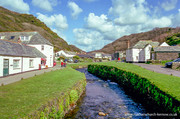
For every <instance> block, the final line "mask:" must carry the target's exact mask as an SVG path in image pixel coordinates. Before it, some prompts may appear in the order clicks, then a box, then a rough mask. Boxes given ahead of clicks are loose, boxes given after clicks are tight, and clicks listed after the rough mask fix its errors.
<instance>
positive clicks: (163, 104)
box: [88, 65, 180, 114]
mask: <svg viewBox="0 0 180 119" xmlns="http://www.w3.org/2000/svg"><path fill="white" fill-rule="evenodd" d="M88 71H89V72H90V73H92V74H94V75H96V76H98V77H100V78H102V79H104V80H108V79H109V80H111V81H114V82H117V83H118V84H119V85H120V86H122V87H123V88H124V89H125V91H127V92H129V93H130V94H131V95H132V96H134V97H136V98H137V99H138V100H139V99H140V100H141V101H142V100H143V103H145V105H146V106H148V107H152V105H153V106H154V107H153V109H155V110H156V111H157V110H158V111H159V112H163V113H165V112H166V113H178V114H179V113H180V102H179V101H178V100H176V99H175V98H174V97H172V96H171V95H169V94H167V93H165V92H163V91H161V90H160V89H159V88H158V87H157V86H155V85H154V84H152V83H151V82H150V81H148V79H146V78H143V77H141V76H139V75H137V74H135V73H132V72H128V71H125V70H122V69H118V68H116V67H113V66H106V65H88Z"/></svg>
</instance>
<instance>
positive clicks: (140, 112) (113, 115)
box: [65, 68, 149, 119]
mask: <svg viewBox="0 0 180 119" xmlns="http://www.w3.org/2000/svg"><path fill="white" fill-rule="evenodd" d="M77 70H78V71H80V72H82V73H85V75H86V79H87V86H86V91H85V93H84V94H83V96H82V98H81V99H80V100H79V101H78V104H77V106H76V108H75V109H74V110H73V111H72V112H70V113H69V114H67V115H66V117H65V119H121V118H133V119H149V117H148V116H147V115H145V114H146V113H147V112H146V110H145V109H144V108H143V107H142V105H141V104H139V103H137V102H134V101H133V100H132V99H131V98H130V97H129V96H128V95H126V94H125V92H124V91H123V89H121V88H120V87H119V86H118V84H117V83H114V82H110V81H104V80H102V79H99V78H98V77H96V76H94V75H92V74H90V73H89V72H88V71H87V69H85V68H84V69H77ZM101 115H103V116H101Z"/></svg>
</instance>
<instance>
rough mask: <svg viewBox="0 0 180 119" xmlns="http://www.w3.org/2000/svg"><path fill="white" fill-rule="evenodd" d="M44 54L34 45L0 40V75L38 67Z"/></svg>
mask: <svg viewBox="0 0 180 119" xmlns="http://www.w3.org/2000/svg"><path fill="white" fill-rule="evenodd" d="M42 58H46V56H45V55H44V54H43V53H41V52H40V51H39V50H37V49H36V48H35V47H31V46H27V45H24V44H21V43H14V42H12V41H5V40H0V77H3V76H8V75H11V74H16V73H21V72H25V71H31V70H37V69H39V64H41V59H42Z"/></svg>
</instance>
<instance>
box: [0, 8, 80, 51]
mask: <svg viewBox="0 0 180 119" xmlns="http://www.w3.org/2000/svg"><path fill="white" fill-rule="evenodd" d="M5 31H37V32H39V33H40V34H41V35H42V36H43V37H45V38H46V39H47V40H49V41H50V42H51V43H52V44H53V45H54V47H55V51H58V50H60V49H65V50H69V51H77V52H79V51H81V50H80V49H79V50H77V48H74V47H71V46H70V45H68V44H67V42H66V41H64V40H63V39H62V38H61V37H59V36H58V35H57V34H56V33H55V32H53V31H52V30H51V29H50V28H48V27H47V26H46V25H45V24H44V23H43V22H41V21H40V20H39V19H37V18H36V17H35V16H33V15H30V14H19V13H16V12H12V11H10V10H7V9H5V8H3V7H0V32H5Z"/></svg>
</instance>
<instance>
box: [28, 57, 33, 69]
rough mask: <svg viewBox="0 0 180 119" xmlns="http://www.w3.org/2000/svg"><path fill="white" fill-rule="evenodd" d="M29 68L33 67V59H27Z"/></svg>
mask: <svg viewBox="0 0 180 119" xmlns="http://www.w3.org/2000/svg"><path fill="white" fill-rule="evenodd" d="M29 68H34V60H33V59H29Z"/></svg>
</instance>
